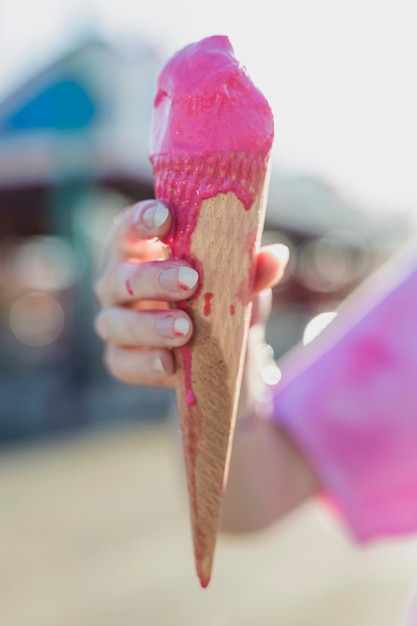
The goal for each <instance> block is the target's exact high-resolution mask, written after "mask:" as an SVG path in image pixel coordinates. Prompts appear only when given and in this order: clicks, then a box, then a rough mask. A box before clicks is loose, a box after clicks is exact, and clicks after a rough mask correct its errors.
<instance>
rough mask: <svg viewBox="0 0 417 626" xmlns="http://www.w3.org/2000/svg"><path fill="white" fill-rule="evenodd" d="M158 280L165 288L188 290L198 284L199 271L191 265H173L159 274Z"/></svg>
mask: <svg viewBox="0 0 417 626" xmlns="http://www.w3.org/2000/svg"><path fill="white" fill-rule="evenodd" d="M158 281H159V284H160V285H161V287H162V288H163V289H168V290H169V291H178V289H182V290H183V291H188V290H189V289H192V288H193V287H195V286H196V284H197V281H198V273H197V272H196V271H195V270H193V269H192V268H191V267H186V266H182V267H171V268H169V269H167V270H163V271H162V272H161V273H160V274H159V276H158Z"/></svg>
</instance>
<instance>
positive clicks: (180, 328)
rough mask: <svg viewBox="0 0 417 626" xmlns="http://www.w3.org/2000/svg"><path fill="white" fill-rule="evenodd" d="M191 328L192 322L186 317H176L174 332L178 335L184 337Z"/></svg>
mask: <svg viewBox="0 0 417 626" xmlns="http://www.w3.org/2000/svg"><path fill="white" fill-rule="evenodd" d="M189 330H190V322H189V321H188V320H187V318H185V317H176V318H175V322H174V334H175V336H176V337H184V335H186V334H187V333H188V331H189Z"/></svg>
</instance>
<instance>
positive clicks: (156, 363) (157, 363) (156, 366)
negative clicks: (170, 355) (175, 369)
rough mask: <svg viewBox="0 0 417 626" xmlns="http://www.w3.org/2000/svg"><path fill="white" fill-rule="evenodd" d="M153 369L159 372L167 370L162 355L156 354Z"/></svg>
mask: <svg viewBox="0 0 417 626" xmlns="http://www.w3.org/2000/svg"><path fill="white" fill-rule="evenodd" d="M152 369H153V371H154V372H158V373H162V372H165V368H164V364H163V363H162V359H161V357H160V356H155V357H154V358H153V359H152Z"/></svg>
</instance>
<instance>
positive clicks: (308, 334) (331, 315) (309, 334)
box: [303, 311, 337, 345]
mask: <svg viewBox="0 0 417 626" xmlns="http://www.w3.org/2000/svg"><path fill="white" fill-rule="evenodd" d="M336 316H337V312H336V311H325V312H324V313H319V314H318V315H316V316H315V317H313V319H311V320H310V321H309V322H308V324H307V326H306V327H305V329H304V333H303V344H304V345H307V344H308V343H310V341H313V339H315V338H316V337H317V336H318V335H319V334H320V333H321V332H322V331H323V330H324V329H325V328H326V326H328V325H329V324H330V323H331V322H332V321H333V320H334V319H335V317H336Z"/></svg>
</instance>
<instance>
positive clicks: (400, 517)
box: [273, 252, 417, 541]
mask: <svg viewBox="0 0 417 626" xmlns="http://www.w3.org/2000/svg"><path fill="white" fill-rule="evenodd" d="M281 367H282V372H283V377H282V380H281V382H280V383H279V384H278V385H277V388H276V392H275V398H274V407H275V410H274V416H273V419H274V420H275V421H276V422H277V423H278V424H279V425H280V426H281V427H284V428H285V429H286V430H287V431H289V432H290V434H291V435H292V437H293V438H294V439H295V441H296V442H297V443H298V445H299V447H300V448H301V449H302V450H303V451H304V453H305V454H306V456H307V458H308V459H309V461H310V463H311V465H312V467H313V468H314V470H315V472H316V474H317V476H318V478H319V480H320V481H321V484H322V487H323V491H324V495H325V496H327V497H328V498H330V500H331V501H332V503H333V504H334V505H336V507H337V509H338V510H339V512H340V514H341V515H342V517H343V518H344V520H345V522H346V524H347V525H348V527H349V528H350V530H351V531H352V533H353V534H354V536H355V537H356V539H358V540H359V541H367V540H370V539H373V538H377V537H382V536H387V535H398V534H403V533H410V532H413V531H417V255H416V254H415V253H414V252H413V253H412V254H411V255H410V254H408V255H406V256H405V257H403V258H401V259H396V260H395V261H393V262H391V263H390V264H389V265H388V266H387V267H385V268H383V269H382V270H381V271H380V272H378V273H377V274H376V275H375V276H373V277H372V278H371V280H370V281H368V282H367V283H366V284H365V285H364V286H363V287H362V288H361V289H360V290H359V291H358V292H356V293H355V294H354V295H353V296H352V297H351V298H349V301H348V302H347V303H346V304H345V305H344V307H343V308H342V309H341V310H340V313H339V315H338V317H337V318H336V319H335V320H334V321H333V322H332V324H331V325H330V326H328V327H327V329H326V330H325V331H323V332H322V333H321V335H320V336H319V337H317V338H316V339H315V340H314V341H313V342H312V343H311V344H309V345H308V346H306V347H305V348H301V349H300V350H295V351H294V353H293V354H292V355H290V356H289V358H288V359H285V360H283V362H282V364H281Z"/></svg>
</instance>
